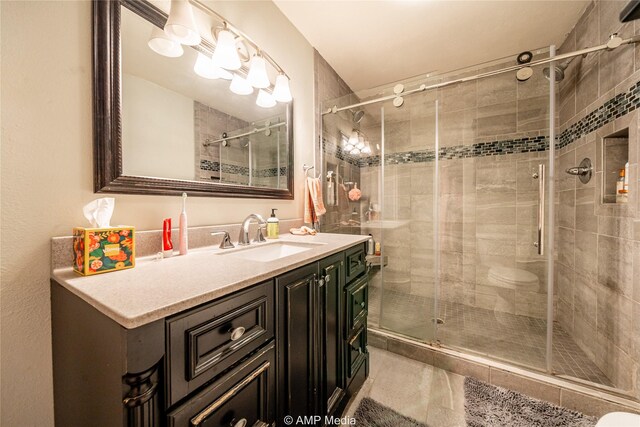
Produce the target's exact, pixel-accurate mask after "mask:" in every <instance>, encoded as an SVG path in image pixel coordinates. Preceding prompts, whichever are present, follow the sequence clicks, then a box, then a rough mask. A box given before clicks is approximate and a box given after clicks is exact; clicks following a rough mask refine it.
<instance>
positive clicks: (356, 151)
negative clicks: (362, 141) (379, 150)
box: [351, 147, 360, 155]
mask: <svg viewBox="0 0 640 427" xmlns="http://www.w3.org/2000/svg"><path fill="white" fill-rule="evenodd" d="M351 154H356V155H357V154H360V149H359V148H357V147H356V148H354V149H353V150H351Z"/></svg>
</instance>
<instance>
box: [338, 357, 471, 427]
mask: <svg viewBox="0 0 640 427" xmlns="http://www.w3.org/2000/svg"><path fill="white" fill-rule="evenodd" d="M369 353H370V357H371V360H370V371H369V378H367V380H366V381H365V383H364V385H363V386H362V388H361V389H360V391H359V392H358V394H357V395H356V396H355V397H354V398H353V400H352V401H351V403H350V404H349V407H348V408H347V409H346V412H345V415H347V416H352V415H353V413H354V412H355V410H356V408H357V407H358V404H359V403H360V401H361V400H362V398H363V397H369V398H371V399H373V400H375V401H377V402H379V403H381V404H383V405H385V406H388V407H389V408H391V409H393V410H395V411H397V412H399V413H400V414H402V415H404V416H407V417H411V418H414V419H415V420H417V421H420V422H422V423H426V424H427V425H429V426H438V427H460V426H464V425H466V423H465V420H464V377H463V376H462V375H458V374H453V373H451V372H447V371H444V370H442V369H439V368H435V367H433V366H431V365H426V364H424V363H421V362H418V361H415V360H412V359H407V358H405V357H403V356H399V355H397V354H394V353H390V352H388V351H385V350H381V349H378V348H375V347H371V346H369Z"/></svg>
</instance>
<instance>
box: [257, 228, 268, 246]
mask: <svg viewBox="0 0 640 427" xmlns="http://www.w3.org/2000/svg"><path fill="white" fill-rule="evenodd" d="M265 228H266V227H265V226H264V225H260V224H258V231H257V232H256V240H254V242H256V243H263V242H266V241H267V239H265V238H264V234H262V230H264V229H265Z"/></svg>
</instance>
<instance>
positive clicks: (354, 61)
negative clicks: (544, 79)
mask: <svg viewBox="0 0 640 427" xmlns="http://www.w3.org/2000/svg"><path fill="white" fill-rule="evenodd" d="M274 2H275V4H276V5H277V6H278V7H279V8H280V10H281V11H282V12H283V13H284V14H285V15H286V16H287V18H288V19H289V20H290V21H291V22H292V23H293V24H294V25H295V26H296V27H297V28H298V30H299V31H300V32H301V33H302V34H303V35H304V36H305V37H306V38H307V40H308V41H309V42H310V43H311V45H313V46H314V47H315V48H316V49H317V50H318V52H320V54H321V55H322V56H323V57H324V58H325V59H326V60H327V62H329V64H330V65H331V66H332V67H333V68H334V69H335V70H336V71H337V72H338V74H339V75H340V76H341V77H342V78H343V79H344V80H345V82H346V83H347V84H348V85H349V86H350V87H351V89H352V90H355V91H357V90H361V89H368V88H372V87H375V86H380V85H383V84H387V83H391V82H395V81H398V80H404V79H406V78H409V77H413V76H417V75H419V74H425V73H429V72H439V73H442V72H446V71H451V70H456V69H459V68H463V67H468V66H471V65H474V64H479V63H483V62H487V61H490V60H493V59H497V58H501V57H504V56H506V55H511V54H517V53H518V52H521V51H525V50H533V49H535V48H538V47H543V46H548V45H550V44H556V45H557V46H559V45H560V44H561V43H562V41H563V40H564V38H565V37H566V35H567V34H568V33H569V32H570V31H571V29H572V28H573V26H574V25H575V23H576V21H577V20H578V18H579V17H580V14H581V12H582V11H583V10H584V8H585V7H586V5H587V4H588V3H589V0H571V1H567V0H565V1H543V0H519V1H517V0H503V1H497V0H494V1H483V0H475V1H453V0H449V1H443V0H413V1H408V0H404V1H402V0H386V1H355V0H351V1H326V0H325V1H309V0H274Z"/></svg>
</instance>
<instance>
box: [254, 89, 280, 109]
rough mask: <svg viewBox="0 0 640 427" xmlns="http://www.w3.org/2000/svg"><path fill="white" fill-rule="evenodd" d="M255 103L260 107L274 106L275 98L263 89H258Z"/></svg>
mask: <svg viewBox="0 0 640 427" xmlns="http://www.w3.org/2000/svg"><path fill="white" fill-rule="evenodd" d="M256 105H258V106H259V107H262V108H271V107H275V105H276V100H275V98H274V97H273V95H271V94H270V93H269V92H267V91H266V90H264V89H260V90H259V91H258V98H257V99H256Z"/></svg>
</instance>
